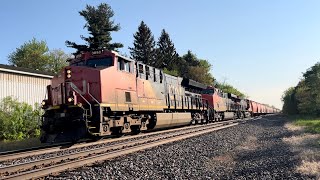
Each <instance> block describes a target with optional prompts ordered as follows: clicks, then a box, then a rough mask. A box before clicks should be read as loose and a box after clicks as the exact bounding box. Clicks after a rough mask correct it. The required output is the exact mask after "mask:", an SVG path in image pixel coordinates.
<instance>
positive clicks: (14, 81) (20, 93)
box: [0, 71, 51, 106]
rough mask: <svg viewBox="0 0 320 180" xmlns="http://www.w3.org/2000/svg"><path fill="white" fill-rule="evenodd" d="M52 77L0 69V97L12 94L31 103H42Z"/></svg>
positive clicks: (19, 99) (21, 100)
mask: <svg viewBox="0 0 320 180" xmlns="http://www.w3.org/2000/svg"><path fill="white" fill-rule="evenodd" d="M50 81H51V79H50V78H45V77H37V76H28V75H22V74H16V73H9V72H1V71H0V99H2V98H4V97H7V96H12V97H14V98H17V99H18V101H20V102H26V103H28V104H30V105H32V106H33V105H34V104H35V103H39V104H40V103H41V102H42V100H43V99H44V98H45V97H46V87H47V85H49V84H50Z"/></svg>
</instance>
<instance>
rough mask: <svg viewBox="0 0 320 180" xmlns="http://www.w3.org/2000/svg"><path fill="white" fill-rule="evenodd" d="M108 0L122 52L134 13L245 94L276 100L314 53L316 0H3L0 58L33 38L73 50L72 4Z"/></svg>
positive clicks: (78, 21)
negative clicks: (71, 42) (201, 59)
mask: <svg viewBox="0 0 320 180" xmlns="http://www.w3.org/2000/svg"><path fill="white" fill-rule="evenodd" d="M101 2H107V3H108V4H110V5H111V7H112V8H113V10H114V12H115V17H114V20H115V22H117V23H120V25H121V30H120V31H119V32H116V33H113V41H114V42H121V43H123V44H124V48H123V49H121V50H120V51H121V52H123V53H126V54H129V51H128V47H129V46H132V43H133V34H134V33H135V32H136V31H137V27H138V25H139V24H140V22H141V20H143V21H145V23H146V24H147V25H148V26H149V27H150V28H151V30H152V32H153V34H154V36H155V38H158V37H159V34H160V32H161V29H163V28H164V29H166V30H167V32H169V34H170V36H171V38H172V40H173V42H174V44H175V46H176V48H177V51H178V53H179V54H180V55H183V54H185V53H186V52H187V50H189V49H190V50H192V52H194V53H195V54H196V55H197V56H198V57H199V58H203V59H207V60H209V61H210V62H211V64H212V65H213V68H212V73H213V75H214V76H215V78H217V79H218V80H219V81H222V82H223V81H225V82H227V83H230V84H232V85H234V86H235V87H237V88H238V89H239V90H241V91H243V92H244V93H246V94H247V95H248V96H249V97H250V98H251V99H253V100H256V101H259V102H262V103H268V104H271V105H275V106H276V107H279V108H280V107H281V106H282V103H281V100H280V98H281V95H282V93H283V91H284V90H285V89H287V88H288V87H290V86H294V85H296V84H297V82H298V81H299V79H300V78H301V76H302V72H304V71H305V70H306V69H307V68H309V67H310V66H312V65H313V64H315V63H316V62H317V61H319V57H320V46H319V45H320V44H319V43H320V1H317V0H308V1H302V0H299V1H297V0H281V1H279V0H268V1H267V0H264V1H256V0H241V1H239V0H226V1H217V0H202V1H195V0H194V1H186V0H174V1H173V0H157V1H156V0H153V1H147V0H134V1H124V0H122V1H120V0H109V1H98V0H87V1H85V0H67V1H66V0H55V1H49V0H28V1H21V0H2V1H1V2H0V22H1V24H0V27H1V31H0V32H1V33H0V63H1V64H7V56H8V54H9V53H11V52H12V51H14V50H15V48H17V47H19V46H20V45H22V44H23V43H24V42H26V41H28V40H30V39H32V37H35V38H37V39H38V40H45V41H46V42H47V44H48V46H49V48H50V49H58V48H60V49H63V50H64V51H65V52H67V53H71V52H73V51H74V50H73V49H70V48H67V47H66V46H65V41H66V40H70V41H75V42H78V43H82V41H81V39H80V35H86V34H87V32H86V30H84V29H83V25H84V23H85V21H84V20H83V18H82V17H81V16H79V14H78V11H80V10H82V9H84V8H85V5H86V4H90V5H97V4H99V3H101Z"/></svg>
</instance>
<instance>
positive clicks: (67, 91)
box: [41, 50, 277, 142]
mask: <svg viewBox="0 0 320 180" xmlns="http://www.w3.org/2000/svg"><path fill="white" fill-rule="evenodd" d="M42 108H43V109H44V111H45V113H44V115H43V116H42V123H41V132H42V133H41V141H42V142H60V141H77V140H79V139H81V138H87V137H90V138H97V137H98V138H99V137H103V136H107V135H111V134H116V135H119V134H126V133H139V132H141V131H147V130H154V129H161V128H168V127H175V126H183V125H189V124H199V123H209V122H213V121H221V120H228V119H236V118H244V117H249V116H253V115H260V114H268V113H275V112H276V111H277V109H275V108H271V107H268V106H266V105H262V104H260V103H256V102H254V101H250V100H247V99H242V98H239V97H237V96H235V95H233V94H230V93H224V92H222V91H221V90H219V89H217V88H215V87H208V86H205V85H203V84H201V83H199V82H196V81H194V80H191V79H185V78H181V77H175V76H171V75H168V74H166V73H164V72H163V71H162V70H161V69H157V68H155V67H152V66H149V65H146V64H143V63H141V62H138V61H135V60H132V59H129V58H127V57H124V56H121V55H119V54H118V53H117V52H113V51H107V50H99V51H91V52H82V53H79V54H77V55H76V56H75V58H73V59H70V60H69V66H67V67H65V68H64V69H63V70H62V71H61V73H59V74H58V75H57V76H55V77H54V78H53V79H52V82H51V85H49V86H48V87H47V97H46V99H45V100H43V102H42Z"/></svg>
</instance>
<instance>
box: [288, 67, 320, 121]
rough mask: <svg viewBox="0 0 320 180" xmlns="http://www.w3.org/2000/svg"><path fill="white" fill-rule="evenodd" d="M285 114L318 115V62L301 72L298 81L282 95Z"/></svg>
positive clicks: (319, 68)
mask: <svg viewBox="0 0 320 180" xmlns="http://www.w3.org/2000/svg"><path fill="white" fill-rule="evenodd" d="M282 101H283V108H282V111H283V112H284V113H286V114H307V115H317V116H318V115H320V62H318V63H316V64H315V65H313V66H312V67H310V68H309V69H307V71H306V72H304V73H303V77H302V79H301V80H300V81H299V83H298V84H297V85H296V86H294V87H290V88H288V89H287V90H286V91H285V92H284V93H283V95H282Z"/></svg>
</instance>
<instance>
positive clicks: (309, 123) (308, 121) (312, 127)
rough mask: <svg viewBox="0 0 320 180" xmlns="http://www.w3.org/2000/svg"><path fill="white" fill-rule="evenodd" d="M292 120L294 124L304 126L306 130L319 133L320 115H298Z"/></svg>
mask: <svg viewBox="0 0 320 180" xmlns="http://www.w3.org/2000/svg"><path fill="white" fill-rule="evenodd" d="M293 120H294V121H293V124H294V125H298V126H303V127H305V130H306V132H309V133H314V134H320V117H311V116H310V117H307V116H299V117H294V118H293Z"/></svg>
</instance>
